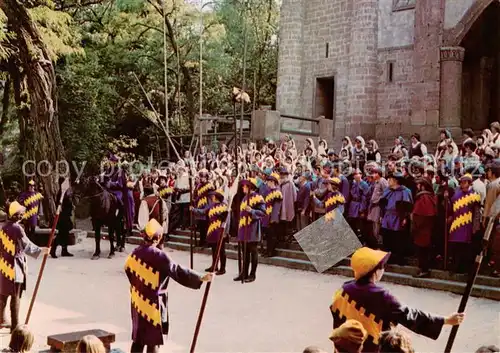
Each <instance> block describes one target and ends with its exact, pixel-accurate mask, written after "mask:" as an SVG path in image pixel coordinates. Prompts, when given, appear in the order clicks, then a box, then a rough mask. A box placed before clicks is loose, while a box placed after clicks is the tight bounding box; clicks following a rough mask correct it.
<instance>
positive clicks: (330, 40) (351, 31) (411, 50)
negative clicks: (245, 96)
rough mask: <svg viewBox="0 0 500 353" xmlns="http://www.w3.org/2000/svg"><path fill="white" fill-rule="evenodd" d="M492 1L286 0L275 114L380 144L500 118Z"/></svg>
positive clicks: (499, 53)
mask: <svg viewBox="0 0 500 353" xmlns="http://www.w3.org/2000/svg"><path fill="white" fill-rule="evenodd" d="M499 18H500V2H499V1H498V0H354V1H353V0H282V8H281V24H280V52H279V65H278V89H277V102H276V109H277V110H278V111H279V112H280V113H281V114H289V115H296V116H302V117H312V118H316V117H319V116H325V118H326V119H329V120H331V121H332V125H333V127H334V128H333V134H332V135H333V136H331V138H330V141H336V142H338V141H340V140H341V138H342V137H343V136H345V135H349V136H351V137H353V136H356V135H359V134H361V135H363V136H365V137H374V138H375V139H377V140H378V141H379V142H381V143H382V144H389V143H392V142H391V140H392V139H393V138H394V137H396V136H399V135H403V136H405V137H407V138H408V137H409V135H410V134H411V133H413V132H419V133H420V134H421V136H422V138H423V139H424V140H426V141H435V140H437V138H438V135H439V129H440V128H448V129H450V130H451V131H452V132H453V134H454V136H456V137H457V138H459V135H460V132H461V129H464V128H468V127H470V128H473V129H475V130H481V129H484V128H486V127H487V126H488V125H489V123H491V122H492V121H496V120H499V119H498V116H499V115H500V90H499V89H498V87H499V82H500V70H499V69H498V68H499V67H500V65H499V64H500V46H499V44H500V21H499Z"/></svg>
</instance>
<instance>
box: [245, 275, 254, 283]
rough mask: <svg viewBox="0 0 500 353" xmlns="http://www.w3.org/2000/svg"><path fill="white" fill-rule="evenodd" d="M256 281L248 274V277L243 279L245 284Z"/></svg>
mask: <svg viewBox="0 0 500 353" xmlns="http://www.w3.org/2000/svg"><path fill="white" fill-rule="evenodd" d="M255 279H256V277H255V275H253V274H250V276H248V277H247V278H245V283H252V282H254V281H255Z"/></svg>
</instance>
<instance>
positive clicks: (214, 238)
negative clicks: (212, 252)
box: [193, 202, 228, 244]
mask: <svg viewBox="0 0 500 353" xmlns="http://www.w3.org/2000/svg"><path fill="white" fill-rule="evenodd" d="M193 212H194V213H195V214H199V215H207V217H208V230H207V243H209V244H217V243H218V242H219V239H220V237H221V236H222V234H223V233H224V228H225V223H226V219H227V213H228V208H227V205H226V204H225V203H224V202H220V203H212V202H211V203H210V204H209V205H208V207H205V208H195V209H193Z"/></svg>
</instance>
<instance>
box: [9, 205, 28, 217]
mask: <svg viewBox="0 0 500 353" xmlns="http://www.w3.org/2000/svg"><path fill="white" fill-rule="evenodd" d="M25 211H26V207H24V206H22V205H21V204H20V203H19V202H17V201H14V202H12V203H11V204H10V205H9V217H12V216H14V215H15V214H17V213H21V212H25Z"/></svg>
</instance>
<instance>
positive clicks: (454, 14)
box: [444, 0, 476, 29]
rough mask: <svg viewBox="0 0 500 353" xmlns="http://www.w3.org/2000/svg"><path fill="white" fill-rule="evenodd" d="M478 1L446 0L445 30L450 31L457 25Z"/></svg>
mask: <svg viewBox="0 0 500 353" xmlns="http://www.w3.org/2000/svg"><path fill="white" fill-rule="evenodd" d="M474 1H476V0H446V4H445V11H444V28H445V29H449V28H453V27H455V26H456V25H457V23H458V22H459V21H460V20H461V19H462V17H464V15H465V13H466V12H467V11H468V10H469V8H470V7H471V6H472V4H473V3H474Z"/></svg>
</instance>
